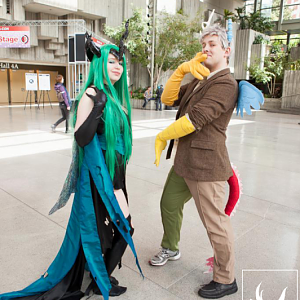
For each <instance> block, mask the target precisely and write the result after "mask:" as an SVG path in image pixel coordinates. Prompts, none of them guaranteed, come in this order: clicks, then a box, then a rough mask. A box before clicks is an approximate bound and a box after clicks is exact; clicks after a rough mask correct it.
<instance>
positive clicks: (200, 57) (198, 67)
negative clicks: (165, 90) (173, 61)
mask: <svg viewBox="0 0 300 300" xmlns="http://www.w3.org/2000/svg"><path fill="white" fill-rule="evenodd" d="M206 58H207V55H206V54H203V53H202V52H198V53H197V54H196V56H195V57H194V58H193V59H191V60H190V61H187V62H184V63H182V64H181V65H180V66H179V67H178V68H177V70H178V71H179V72H180V73H181V74H182V75H185V74H188V73H191V74H192V75H193V76H194V77H195V78H197V79H199V80H203V76H204V77H207V76H208V75H209V74H210V71H209V70H208V69H207V68H206V67H204V66H203V65H202V64H201V63H202V62H203V61H205V60H206Z"/></svg>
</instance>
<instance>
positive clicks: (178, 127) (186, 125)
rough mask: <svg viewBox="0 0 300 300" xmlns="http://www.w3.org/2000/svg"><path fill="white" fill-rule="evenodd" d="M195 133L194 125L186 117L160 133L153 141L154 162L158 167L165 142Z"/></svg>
mask: <svg viewBox="0 0 300 300" xmlns="http://www.w3.org/2000/svg"><path fill="white" fill-rule="evenodd" d="M194 131H195V127H194V125H193V124H192V123H191V122H190V121H189V120H188V118H187V117H186V116H183V117H181V118H180V119H178V120H177V121H175V122H174V123H172V124H171V125H170V126H169V127H167V128H166V129H164V130H163V131H162V132H160V133H159V134H158V135H157V136H156V139H155V162H154V164H156V166H157V167H158V165H159V162H160V156H161V153H162V151H163V150H164V149H165V148H166V146H167V140H172V139H178V138H180V137H183V136H185V135H188V134H190V133H192V132H194Z"/></svg>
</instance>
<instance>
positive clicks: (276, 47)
mask: <svg viewBox="0 0 300 300" xmlns="http://www.w3.org/2000/svg"><path fill="white" fill-rule="evenodd" d="M281 52H282V43H281V42H279V41H275V42H273V44H272V47H271V50H270V53H271V54H277V53H281Z"/></svg>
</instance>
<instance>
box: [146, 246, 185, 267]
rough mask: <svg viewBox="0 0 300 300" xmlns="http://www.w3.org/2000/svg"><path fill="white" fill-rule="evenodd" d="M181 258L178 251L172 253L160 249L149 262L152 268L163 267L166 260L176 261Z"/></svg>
mask: <svg viewBox="0 0 300 300" xmlns="http://www.w3.org/2000/svg"><path fill="white" fill-rule="evenodd" d="M180 256H181V254H180V252H179V250H177V251H172V250H169V249H166V248H162V249H161V250H160V251H159V252H158V253H157V254H156V255H155V256H154V257H152V258H151V259H150V261H149V263H150V265H152V266H163V265H165V264H166V263H167V261H168V260H177V259H179V258H180Z"/></svg>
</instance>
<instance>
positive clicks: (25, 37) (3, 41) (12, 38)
mask: <svg viewBox="0 0 300 300" xmlns="http://www.w3.org/2000/svg"><path fill="white" fill-rule="evenodd" d="M0 48H30V27H29V26H0Z"/></svg>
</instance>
